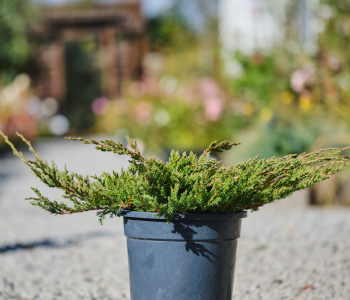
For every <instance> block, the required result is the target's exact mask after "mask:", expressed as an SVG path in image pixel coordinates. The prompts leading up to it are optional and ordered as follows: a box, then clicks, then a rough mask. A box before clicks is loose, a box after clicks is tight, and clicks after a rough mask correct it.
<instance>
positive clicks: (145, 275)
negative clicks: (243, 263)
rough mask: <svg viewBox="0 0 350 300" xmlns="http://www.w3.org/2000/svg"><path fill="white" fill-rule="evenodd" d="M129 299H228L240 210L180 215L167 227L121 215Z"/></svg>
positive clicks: (149, 218)
mask: <svg viewBox="0 0 350 300" xmlns="http://www.w3.org/2000/svg"><path fill="white" fill-rule="evenodd" d="M122 215H123V217H124V234H125V236H126V237H127V246H128V257H129V274H130V292H131V300H231V299H232V288H233V278H234V270H235V260H236V249H237V239H238V238H239V236H240V232H241V221H242V218H245V217H246V216H247V212H246V211H240V212H236V213H231V214H184V215H177V216H176V217H175V218H174V219H173V221H172V222H170V223H167V221H166V219H164V218H163V217H156V216H154V213H147V212H136V211H123V213H122Z"/></svg>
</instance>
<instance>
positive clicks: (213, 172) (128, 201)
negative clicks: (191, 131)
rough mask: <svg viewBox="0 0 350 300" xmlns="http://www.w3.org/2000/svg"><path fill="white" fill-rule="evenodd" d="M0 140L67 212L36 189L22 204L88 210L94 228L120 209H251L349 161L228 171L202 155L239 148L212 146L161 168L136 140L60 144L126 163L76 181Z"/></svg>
mask: <svg viewBox="0 0 350 300" xmlns="http://www.w3.org/2000/svg"><path fill="white" fill-rule="evenodd" d="M0 133H1V135H2V136H3V137H4V139H5V141H6V142H7V144H9V145H10V146H11V148H12V150H13V152H14V154H15V155H16V156H18V157H19V158H21V159H22V160H23V162H24V163H26V164H27V165H28V166H29V167H30V168H31V170H32V171H33V173H34V174H35V175H36V176H37V177H39V179H40V180H41V181H42V182H43V183H45V184H46V185H47V186H49V187H55V188H59V189H61V190H62V191H63V192H64V195H63V197H64V198H67V199H69V200H70V201H71V202H72V205H71V206H68V205H67V204H66V203H64V202H60V203H59V202H57V201H52V200H49V199H48V198H47V197H45V196H43V195H42V194H41V193H40V191H39V190H38V189H36V188H32V189H33V191H34V192H35V194H36V197H30V198H27V199H28V200H31V202H30V203H31V204H32V205H34V206H39V207H41V208H43V209H45V210H47V211H49V212H51V213H54V214H60V215H63V214H73V213H79V212H84V211H91V210H96V211H97V215H98V216H99V219H100V222H101V223H102V221H103V219H104V218H105V217H106V216H107V215H109V216H110V217H113V216H118V215H119V214H120V210H122V209H128V210H137V211H145V212H155V213H156V214H157V215H159V216H165V217H166V218H167V219H168V220H169V221H170V220H172V218H173V217H174V215H176V214H187V213H231V212H236V211H240V210H243V209H252V210H257V209H258V208H259V207H260V206H262V205H264V204H267V203H270V202H273V201H274V200H276V199H282V198H285V197H287V196H289V195H291V194H292V193H293V192H295V191H297V190H302V189H305V188H307V187H309V186H311V185H313V184H315V183H317V182H319V181H322V180H325V179H327V178H329V176H330V175H332V174H335V173H337V172H338V171H340V170H343V169H346V168H349V167H350V157H349V156H340V155H339V154H340V153H341V152H342V151H345V150H348V149H350V147H347V148H342V149H338V148H331V149H325V150H318V151H315V152H312V153H308V154H306V153H302V154H300V155H295V154H291V155H287V156H285V157H272V158H269V159H259V158H258V157H255V158H253V159H250V160H248V161H246V162H241V163H238V164H236V165H234V166H232V167H223V166H221V167H219V163H220V162H219V161H217V160H216V159H213V158H210V157H209V156H210V153H213V152H223V151H224V150H229V149H231V148H232V147H233V146H236V145H238V144H239V143H230V142H228V141H223V142H221V143H218V144H217V143H216V142H213V143H211V145H210V146H209V147H208V148H207V149H206V150H205V151H204V152H203V154H202V155H201V156H199V157H197V155H195V154H194V153H193V152H190V153H189V154H186V152H185V153H183V154H182V155H180V153H179V152H178V151H174V150H173V151H172V152H171V155H170V158H169V160H168V162H167V163H163V162H162V161H161V160H159V159H157V158H155V157H151V158H145V157H143V156H142V155H141V153H140V150H139V149H138V148H137V143H136V141H134V140H132V139H130V138H128V137H127V139H128V142H129V145H130V149H129V148H127V147H125V146H123V145H122V144H121V143H120V142H119V141H118V142H113V141H112V140H101V141H96V140H85V139H83V138H67V139H69V140H76V141H81V142H83V143H84V144H93V145H95V148H96V149H97V150H101V151H107V152H113V153H117V154H119V155H128V156H129V157H130V160H129V162H130V165H129V167H128V169H127V170H123V169H121V171H120V172H119V173H116V172H114V171H113V173H112V174H108V173H102V174H101V175H99V176H97V175H94V176H82V175H79V174H77V173H74V172H68V170H67V168H66V167H65V168H64V170H63V171H60V170H58V168H57V166H56V165H55V163H54V162H52V163H51V165H49V164H48V163H47V161H46V160H45V159H43V158H41V157H40V155H39V153H38V152H36V151H35V150H34V149H33V147H32V145H31V144H30V142H29V141H27V140H26V139H25V138H24V137H23V136H22V135H20V134H18V136H19V137H20V138H21V139H22V140H23V141H24V142H25V143H27V145H28V146H29V150H30V151H31V152H33V153H34V155H35V158H34V160H27V159H26V158H25V156H24V155H23V153H21V152H19V151H17V150H16V148H15V147H14V145H13V144H12V143H11V142H10V141H9V140H8V138H7V137H6V136H5V135H4V134H3V133H2V132H0Z"/></svg>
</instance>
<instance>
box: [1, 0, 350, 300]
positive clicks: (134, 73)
mask: <svg viewBox="0 0 350 300" xmlns="http://www.w3.org/2000/svg"><path fill="white" fill-rule="evenodd" d="M349 48H350V1H347V0H191V1H185V0H139V1H136V0H125V1H121V0H82V1H73V0H0V130H2V131H3V132H4V133H5V134H7V135H8V136H9V137H10V139H11V140H12V141H13V142H14V143H15V144H16V146H17V147H19V148H20V149H21V150H23V151H25V155H26V156H27V157H31V156H30V155H31V154H30V153H29V151H28V149H27V148H26V147H25V145H23V143H20V141H19V139H18V138H17V137H16V135H15V133H16V132H20V133H22V134H23V135H24V136H25V137H26V138H27V139H29V140H31V141H32V142H33V144H34V147H35V148H36V149H37V150H38V151H39V152H40V154H41V155H42V157H43V158H45V159H48V160H51V159H54V160H55V162H56V163H57V165H58V167H59V168H63V166H64V164H67V167H68V169H69V170H72V171H75V172H78V173H81V174H84V175H87V174H90V175H91V174H96V173H99V172H101V171H107V172H112V170H116V171H119V170H120V168H121V167H126V166H127V165H128V161H127V158H125V157H120V156H118V155H113V154H112V153H99V152H97V151H96V150H94V149H93V147H92V146H91V145H83V144H80V143H78V142H72V141H66V140H64V138H63V137H64V136H84V137H86V138H96V139H105V138H111V139H114V140H120V141H122V142H123V143H125V144H126V139H125V136H126V135H128V136H130V137H132V138H134V139H136V140H137V141H138V144H139V146H140V148H141V150H142V152H143V153H144V154H145V155H146V156H149V155H156V156H157V157H159V158H161V159H163V160H166V159H167V158H168V156H169V153H170V149H173V148H174V149H177V150H180V151H187V152H188V151H190V150H193V151H194V152H195V153H201V152H202V151H203V149H205V148H206V147H207V146H208V145H209V143H210V142H212V141H214V140H218V141H221V140H224V139H227V140H230V141H235V142H241V143H242V145H240V146H238V147H235V148H234V149H232V150H231V151H229V152H227V153H224V154H223V155H221V156H219V157H218V158H219V159H221V160H222V161H223V164H225V165H232V164H235V163H238V162H240V161H243V160H247V159H249V158H251V157H255V156H256V155H259V157H262V158H268V157H271V156H283V155H287V154H290V153H295V154H298V153H302V152H304V151H313V150H317V149H321V148H329V147H343V146H349V145H350V130H349V129H350V51H349ZM31 186H34V187H38V188H39V189H40V190H41V191H42V192H43V194H44V195H45V196H48V197H49V198H50V199H53V200H58V201H61V199H62V198H61V195H60V193H59V191H57V190H54V189H50V188H48V187H46V186H45V185H44V184H42V183H40V182H39V180H38V179H37V178H35V176H33V174H31V172H30V170H29V169H28V168H27V166H25V165H24V164H23V163H22V162H21V161H20V160H19V159H18V158H17V157H14V156H13V155H12V153H11V151H10V148H9V147H8V146H6V145H5V144H4V141H3V139H0V299H1V300H2V299H4V300H7V299H18V300H61V299H62V300H66V299H73V300H75V299H77V300H81V299H91V300H97V299H99V300H128V299H130V297H129V286H128V266H127V252H126V242H125V237H124V235H123V224H122V220H121V219H113V220H106V221H105V224H104V226H103V227H101V226H100V225H99V224H98V221H97V218H96V217H95V215H94V213H93V212H90V213H89V212H87V213H84V214H76V215H73V216H57V217H55V216H53V215H51V214H48V213H47V212H45V211H43V210H40V209H38V208H36V207H33V206H31V205H30V204H29V203H28V202H26V201H24V200H23V199H24V198H25V197H28V196H31V195H33V193H32V192H31V191H30V187H31ZM291 198H292V199H288V200H283V201H281V202H280V201H276V203H274V204H273V205H268V206H266V207H263V208H262V209H261V211H259V212H258V213H252V214H251V213H249V217H248V218H247V219H246V220H244V221H243V227H242V236H241V238H240V240H239V247H238V254H237V267H236V278H235V287H234V297H235V298H234V299H241V300H245V299H247V300H248V299H249V300H255V299H256V300H258V299H259V300H263V299H265V300H271V299H274V300H275V299H281V300H282V299H284V300H286V299H290V300H291V299H293V300H295V299H299V300H305V299H310V300H311V299H315V300H316V299H317V300H329V299H336V300H339V299H344V300H350V277H349V270H350V259H349V255H348V254H349V253H350V222H349V220H350V219H349V212H350V208H349V207H350V172H349V171H343V172H341V173H339V174H336V175H333V176H332V177H331V178H330V179H329V180H327V181H325V182H322V183H319V184H316V185H315V186H313V187H312V188H311V189H308V190H305V191H301V192H298V193H295V194H294V195H293V196H292V197H291Z"/></svg>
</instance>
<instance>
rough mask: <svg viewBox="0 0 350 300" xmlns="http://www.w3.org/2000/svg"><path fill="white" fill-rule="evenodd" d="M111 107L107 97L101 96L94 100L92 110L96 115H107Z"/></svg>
mask: <svg viewBox="0 0 350 300" xmlns="http://www.w3.org/2000/svg"><path fill="white" fill-rule="evenodd" d="M108 108H109V101H108V99H107V98H105V97H100V98H97V99H95V100H94V102H92V111H93V113H94V114H95V115H105V114H106V113H107V111H108Z"/></svg>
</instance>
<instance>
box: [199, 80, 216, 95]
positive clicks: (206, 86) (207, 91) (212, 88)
mask: <svg viewBox="0 0 350 300" xmlns="http://www.w3.org/2000/svg"><path fill="white" fill-rule="evenodd" d="M199 89H200V91H201V93H202V94H203V96H204V97H208V98H209V97H217V96H218V95H219V94H220V88H219V87H218V85H217V84H216V82H215V80H214V79H211V78H202V79H200V81H199Z"/></svg>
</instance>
